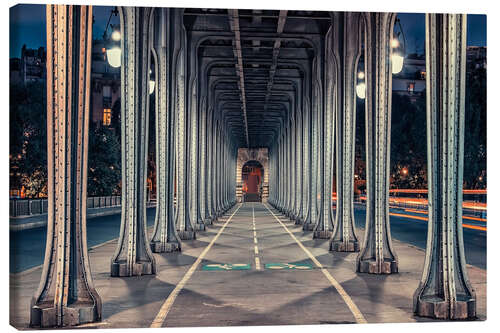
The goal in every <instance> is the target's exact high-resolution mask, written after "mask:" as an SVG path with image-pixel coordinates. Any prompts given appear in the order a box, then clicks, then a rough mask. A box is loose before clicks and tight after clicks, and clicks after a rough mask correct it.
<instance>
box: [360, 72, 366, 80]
mask: <svg viewBox="0 0 500 333" xmlns="http://www.w3.org/2000/svg"><path fill="white" fill-rule="evenodd" d="M364 78H365V73H364V72H359V73H358V79H360V80H363V79H364Z"/></svg>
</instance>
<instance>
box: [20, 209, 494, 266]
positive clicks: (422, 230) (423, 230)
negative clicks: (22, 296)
mask: <svg viewBox="0 0 500 333" xmlns="http://www.w3.org/2000/svg"><path fill="white" fill-rule="evenodd" d="M391 211H394V210H392V209H391ZM407 214H408V215H411V213H407ZM414 215H415V216H418V214H414ZM147 216H148V222H147V223H148V226H152V225H153V224H154V219H155V208H148V211H147ZM365 219H366V212H365V209H364V208H363V206H360V205H356V208H355V223H356V228H357V232H358V234H359V233H362V232H363V230H360V229H364V227H365ZM87 228H88V231H87V235H88V239H87V244H88V247H89V248H90V247H93V246H96V245H99V244H101V243H104V242H106V241H109V240H111V239H114V238H118V236H119V234H120V214H115V215H109V216H102V217H95V218H90V219H89V221H88V223H87ZM46 234H47V228H46V227H42V228H37V229H30V230H21V231H11V232H10V272H11V273H18V272H22V271H24V270H27V269H30V268H32V267H36V266H38V265H41V264H42V263H43V258H44V254H45V241H46V237H47V235H46ZM391 234H392V237H393V238H394V239H397V240H399V241H402V242H405V243H408V244H411V245H414V246H416V247H418V248H421V249H425V247H426V242H427V221H423V220H419V219H413V218H405V217H400V216H391ZM463 235H464V244H465V255H466V261H467V263H468V264H470V265H473V266H476V267H479V268H481V269H486V231H482V230H474V229H468V228H464V230H463Z"/></svg>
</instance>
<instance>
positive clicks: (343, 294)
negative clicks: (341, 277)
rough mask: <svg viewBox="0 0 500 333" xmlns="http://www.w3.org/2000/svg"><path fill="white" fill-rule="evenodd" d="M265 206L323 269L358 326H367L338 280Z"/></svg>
mask: <svg viewBox="0 0 500 333" xmlns="http://www.w3.org/2000/svg"><path fill="white" fill-rule="evenodd" d="M263 205H264V207H266V208H267V210H268V211H269V212H270V213H271V214H272V215H273V216H274V218H275V219H276V221H278V223H279V224H281V226H282V227H283V228H284V229H285V230H286V232H288V234H289V235H290V237H292V238H293V240H294V241H295V242H296V243H297V244H298V245H299V246H300V248H301V249H302V250H303V251H304V252H305V253H306V254H307V255H308V256H309V258H310V259H311V260H312V261H313V262H314V264H315V265H316V266H317V267H318V268H320V269H321V272H322V273H323V275H325V277H326V278H327V279H328V281H330V283H331V284H332V286H333V287H335V289H337V292H338V293H339V294H340V296H341V297H342V299H343V300H344V302H345V303H346V304H347V306H348V307H349V310H351V312H352V314H353V315H354V318H355V319H356V322H357V323H358V324H366V323H367V321H366V319H365V317H364V316H363V314H362V313H361V311H359V309H358V307H357V306H356V304H354V301H353V300H352V298H351V297H350V296H349V294H347V292H346V291H345V290H344V288H342V286H341V285H340V283H338V282H337V280H335V279H334V278H333V276H332V275H331V274H330V272H328V270H327V269H326V268H324V267H323V265H321V263H320V262H319V261H318V259H316V257H315V256H314V255H313V254H312V253H311V252H310V251H309V250H308V249H307V248H306V247H305V246H304V245H303V244H302V243H301V242H300V241H299V240H298V239H297V237H295V235H294V234H293V233H292V232H291V231H290V230H288V228H287V227H286V225H284V224H283V222H281V221H280V219H278V217H276V215H274V213H273V212H272V211H271V210H270V209H269V207H268V206H267V205H266V204H264V203H263Z"/></svg>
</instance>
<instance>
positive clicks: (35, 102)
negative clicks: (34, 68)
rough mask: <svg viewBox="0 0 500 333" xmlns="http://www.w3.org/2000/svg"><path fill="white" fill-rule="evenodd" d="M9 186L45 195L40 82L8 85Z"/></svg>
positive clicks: (42, 87)
mask: <svg viewBox="0 0 500 333" xmlns="http://www.w3.org/2000/svg"><path fill="white" fill-rule="evenodd" d="M9 111H10V188H11V189H20V188H21V187H23V186H24V188H25V190H26V196H27V197H30V198H33V197H40V196H46V195H47V102H46V89H45V84H44V83H42V82H33V83H28V84H27V85H22V84H20V85H11V86H10V110H9Z"/></svg>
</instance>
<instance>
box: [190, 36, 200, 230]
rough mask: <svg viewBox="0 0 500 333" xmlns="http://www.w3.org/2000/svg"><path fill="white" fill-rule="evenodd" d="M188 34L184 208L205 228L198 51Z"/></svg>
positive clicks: (192, 220) (195, 221)
mask: <svg viewBox="0 0 500 333" xmlns="http://www.w3.org/2000/svg"><path fill="white" fill-rule="evenodd" d="M194 40H195V42H193V38H192V36H191V33H190V34H189V36H188V38H187V42H186V54H187V56H188V61H189V66H188V69H189V70H188V76H187V77H188V86H187V87H186V88H187V96H188V97H189V98H188V99H187V100H186V104H187V109H188V110H189V112H188V113H187V114H186V117H187V122H188V124H189V125H188V127H187V129H186V133H187V147H188V149H187V157H188V158H187V163H186V166H187V168H186V170H187V192H186V200H187V202H188V205H187V207H186V209H188V210H189V214H188V218H189V220H190V224H191V225H192V226H193V227H194V228H195V229H196V230H205V224H204V223H203V221H202V220H201V216H200V214H199V209H198V208H199V200H198V195H199V183H198V181H199V179H198V176H199V173H200V167H199V160H200V159H199V146H198V144H199V142H198V141H199V105H198V96H199V92H198V54H197V53H198V52H197V49H196V46H194V45H193V44H196V39H194Z"/></svg>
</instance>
